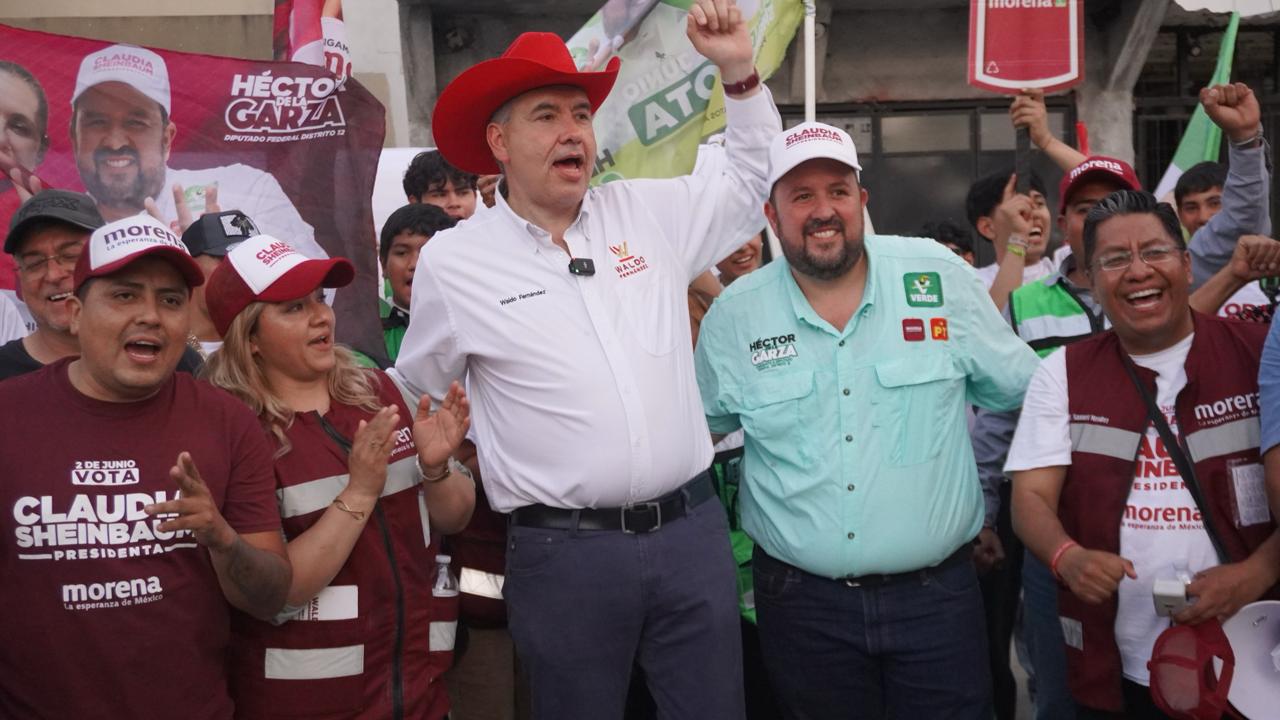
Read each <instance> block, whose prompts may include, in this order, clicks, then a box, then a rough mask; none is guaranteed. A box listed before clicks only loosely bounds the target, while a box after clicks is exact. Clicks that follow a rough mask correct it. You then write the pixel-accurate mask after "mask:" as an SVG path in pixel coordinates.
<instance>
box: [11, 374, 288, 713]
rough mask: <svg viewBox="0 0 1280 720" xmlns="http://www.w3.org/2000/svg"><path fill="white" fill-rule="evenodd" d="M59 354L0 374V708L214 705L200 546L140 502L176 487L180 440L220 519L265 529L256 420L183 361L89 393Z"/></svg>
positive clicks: (213, 616) (273, 514)
mask: <svg viewBox="0 0 1280 720" xmlns="http://www.w3.org/2000/svg"><path fill="white" fill-rule="evenodd" d="M69 363H70V359H66V360H62V361H59V362H56V363H53V364H51V365H49V366H47V367H45V368H43V369H41V370H38V371H36V372H33V373H30V374H28V375H24V376H21V377H17V378H13V379H11V380H6V381H4V382H2V383H0V508H2V509H3V512H0V717H6V718H7V717H24V718H26V717H42V718H72V717H137V718H228V717H230V716H231V713H232V705H231V700H230V697H229V696H228V694H227V682H226V649H227V642H228V633H229V630H228V612H229V606H228V605H227V603H226V600H225V599H224V597H223V594H222V590H221V588H220V587H219V585H218V579H217V575H216V574H215V573H214V570H213V565H212V564H211V562H210V560H209V554H208V552H207V551H206V550H205V549H204V548H203V547H201V546H199V545H197V544H196V542H195V538H194V537H192V536H191V534H190V532H189V531H179V532H176V533H172V532H160V531H158V530H157V529H156V526H157V525H159V524H160V523H161V522H163V519H158V518H149V517H147V516H146V514H144V513H143V511H142V508H143V507H145V506H146V505H149V504H151V503H156V502H164V501H167V500H172V499H174V498H175V496H176V495H177V494H178V493H177V485H176V484H175V483H174V482H173V480H172V479H170V477H169V469H170V468H171V467H173V465H174V463H175V462H176V460H177V457H178V453H180V452H182V451H184V450H185V451H188V452H190V453H191V456H192V458H193V459H194V460H195V463H196V467H197V469H199V471H200V474H201V476H202V477H203V479H204V482H205V484H206V485H208V487H209V490H210V492H211V493H212V494H213V497H214V499H215V500H216V501H217V504H218V507H219V509H220V510H221V512H222V514H223V516H224V517H225V518H226V519H227V522H228V523H229V524H230V525H231V527H233V528H235V529H236V530H237V531H239V532H241V533H255V532H266V531H278V530H279V528H280V516H279V511H278V510H277V507H276V499H275V493H274V480H273V478H272V474H271V450H270V447H269V445H268V443H267V439H266V437H265V436H264V435H263V432H262V427H261V425H260V424H259V423H258V421H257V419H256V418H255V417H254V416H253V413H252V412H251V411H250V410H249V409H248V408H247V407H246V406H244V405H243V404H242V403H240V402H239V401H238V400H236V399H235V398H233V397H232V396H231V395H229V394H227V393H225V392H223V391H222V390H219V389H217V388H214V387H213V386H211V385H209V384H207V383H203V382H198V381H196V380H194V379H192V378H191V376H189V375H186V374H184V373H175V374H174V376H173V377H172V378H170V379H169V381H168V382H167V383H166V384H165V385H164V387H163V388H162V389H161V390H160V392H158V393H157V394H156V395H155V396H153V397H151V398H149V399H147V400H144V401H141V402H134V403H108V402H101V401H98V400H94V399H92V398H89V397H86V396H85V395H83V394H81V393H80V392H78V391H77V390H76V389H75V388H74V387H73V386H72V384H71V381H70V380H69V379H68V377H67V366H68V364H69Z"/></svg>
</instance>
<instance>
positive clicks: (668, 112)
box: [627, 62, 719, 145]
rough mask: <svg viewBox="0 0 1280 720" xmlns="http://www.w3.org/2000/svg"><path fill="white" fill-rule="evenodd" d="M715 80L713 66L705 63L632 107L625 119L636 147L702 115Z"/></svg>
mask: <svg viewBox="0 0 1280 720" xmlns="http://www.w3.org/2000/svg"><path fill="white" fill-rule="evenodd" d="M717 78H719V75H718V74H717V71H716V66H715V65H712V64H711V63H710V62H706V63H703V64H702V65H700V66H698V67H697V68H694V69H693V70H692V71H690V72H689V73H688V74H687V75H684V76H682V77H681V78H680V79H679V80H678V81H677V82H675V83H674V84H672V85H669V86H667V87H665V88H662V89H661V90H659V91H657V92H656V93H654V94H652V95H650V96H649V97H647V98H645V99H644V100H641V101H640V102H638V103H636V104H635V105H632V106H631V108H630V109H629V110H627V117H628V118H629V119H630V120H631V126H632V127H633V128H634V129H635V131H636V137H637V138H639V139H640V144H641V145H652V144H654V143H656V142H658V141H659V140H661V139H663V138H665V137H666V136H668V135H670V134H671V133H673V132H675V131H676V130H679V129H680V128H681V127H682V126H684V124H685V123H687V122H689V121H690V120H692V119H694V118H695V117H699V116H701V115H702V114H703V113H705V112H706V111H707V104H708V103H710V102H711V90H712V88H714V87H715V86H716V82H717Z"/></svg>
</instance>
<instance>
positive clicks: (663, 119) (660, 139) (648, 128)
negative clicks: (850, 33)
mask: <svg viewBox="0 0 1280 720" xmlns="http://www.w3.org/2000/svg"><path fill="white" fill-rule="evenodd" d="M691 4H692V2H691V0H657V1H656V2H651V3H650V5H651V9H647V10H646V9H645V5H646V3H644V2H643V1H642V0H641V1H637V0H630V2H625V0H622V1H620V0H610V2H608V3H606V4H605V7H604V8H602V9H601V10H600V11H599V12H597V13H596V14H595V15H593V16H592V17H591V19H590V20H588V21H587V24H586V25H583V26H582V29H580V30H579V31H578V32H576V33H574V35H573V37H571V38H569V41H568V43H567V44H568V46H569V51H570V52H571V53H573V57H574V61H575V62H577V64H578V66H579V68H588V67H590V68H595V67H600V66H603V64H604V61H605V60H606V59H607V58H608V57H609V55H610V54H614V55H617V56H618V57H619V58H621V59H622V67H621V68H620V69H619V71H618V80H617V82H616V83H615V84H614V86H613V91H612V92H611V93H610V94H609V99H608V100H606V101H605V103H604V104H603V105H601V106H600V108H599V110H597V111H596V116H595V123H594V124H595V131H596V145H597V153H598V154H597V157H596V162H595V172H594V173H593V178H592V182H595V183H601V182H609V181H611V180H620V179H623V178H637V177H674V176H677V175H684V174H687V173H688V172H689V171H690V170H692V169H693V164H694V160H695V159H696V158H697V148H698V144H699V143H700V142H701V141H702V140H704V139H705V138H707V137H708V136H710V135H713V134H715V133H718V132H720V131H721V130H723V129H724V125H725V117H724V92H723V90H722V89H721V83H720V73H719V72H718V71H717V70H716V67H715V65H713V64H712V63H711V62H710V61H708V60H707V59H706V58H704V57H702V56H701V55H699V54H698V53H697V52H695V51H694V49H693V44H692V43H690V42H689V38H688V36H687V35H686V34H685V16H686V15H687V14H688V11H689V6H690V5H691ZM615 5H630V6H631V7H632V8H633V9H632V10H627V9H625V8H619V9H617V10H616V11H615V13H610V12H609V11H610V10H611V9H613V8H614V6H615ZM738 7H739V8H740V9H741V10H742V13H743V17H746V18H748V24H747V27H748V29H749V31H750V33H751V41H752V44H753V45H754V46H755V51H756V69H757V70H759V72H760V77H761V79H765V78H768V77H769V76H770V75H772V74H773V72H774V71H776V70H777V69H778V66H779V65H780V64H781V63H782V59H783V57H785V56H786V52H787V46H789V45H790V44H791V39H792V38H793V37H794V36H795V33H796V28H797V27H799V25H800V22H801V21H802V20H803V19H804V4H803V2H802V1H801V0H739V1H738Z"/></svg>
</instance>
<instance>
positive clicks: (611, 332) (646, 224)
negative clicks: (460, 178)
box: [392, 89, 782, 512]
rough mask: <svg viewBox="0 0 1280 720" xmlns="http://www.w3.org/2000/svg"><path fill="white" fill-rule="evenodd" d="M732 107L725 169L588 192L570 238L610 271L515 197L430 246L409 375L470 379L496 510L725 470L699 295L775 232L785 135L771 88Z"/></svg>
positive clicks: (618, 501)
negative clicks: (587, 263)
mask: <svg viewBox="0 0 1280 720" xmlns="http://www.w3.org/2000/svg"><path fill="white" fill-rule="evenodd" d="M725 105H726V110H727V115H728V116H727V118H726V120H727V124H728V129H727V134H728V143H727V148H728V158H729V162H728V163H726V167H725V169H724V171H723V173H721V174H718V175H713V176H706V175H702V174H699V175H697V176H684V177H679V178H672V179H669V180H629V181H618V182H612V183H607V184H604V185H602V186H599V187H596V188H592V189H590V190H588V191H587V194H586V197H585V198H584V199H583V201H582V207H581V210H580V211H579V214H578V217H577V218H576V219H575V220H574V222H573V224H572V225H571V226H570V227H569V229H568V230H567V231H565V235H564V240H565V242H566V243H567V244H568V246H569V248H570V250H571V251H572V254H573V257H575V258H591V259H592V260H593V261H594V262H595V275H593V276H580V275H571V274H570V273H569V270H568V266H569V259H570V258H569V256H568V255H566V254H565V252H564V251H563V250H561V249H560V248H559V247H557V246H556V245H554V244H553V243H552V242H551V236H550V234H549V233H547V232H546V231H545V230H543V229H541V228H539V227H537V226H535V225H534V224H532V223H530V222H527V221H526V220H524V219H523V218H521V217H519V216H517V215H516V214H515V213H514V212H513V211H512V210H511V208H510V206H509V205H507V203H506V200H505V199H504V198H503V197H502V194H501V193H499V194H498V195H497V198H496V205H495V206H494V207H493V208H492V209H491V210H487V211H483V212H479V213H477V214H476V215H474V216H472V217H471V218H470V219H468V220H467V221H466V222H465V223H462V224H460V225H458V226H457V227H455V228H453V229H451V230H446V231H444V232H441V233H440V234H438V235H436V236H435V237H433V238H432V239H431V242H429V243H427V244H426V246H424V247H423V249H422V254H421V255H420V256H419V258H418V266H417V269H416V271H415V273H414V283H413V285H414V287H413V297H412V305H413V307H412V312H411V317H412V318H413V322H411V323H410V325H409V329H408V331H407V332H406V334H405V338H404V343H403V344H402V345H401V348H400V355H399V358H398V359H397V362H396V367H395V368H394V370H393V371H392V374H393V376H394V377H396V379H397V380H398V381H399V382H400V383H401V384H402V386H403V387H404V388H405V390H406V391H407V392H408V393H409V394H411V395H420V394H422V393H426V394H429V395H430V396H431V397H432V398H441V397H443V396H444V394H445V392H446V391H447V390H448V387H449V383H450V382H452V381H453V380H459V379H461V378H463V377H464V375H465V376H466V378H467V383H468V391H469V393H470V398H471V406H472V412H471V419H472V425H473V428H474V435H475V438H476V445H477V447H478V448H479V454H480V457H479V459H480V470H481V474H482V475H483V477H484V482H485V491H486V493H487V494H488V497H489V501H490V503H491V504H492V505H493V507H494V509H495V510H498V511H499V512H508V511H511V510H513V509H515V508H518V507H522V506H525V505H530V504H534V503H541V504H544V505H550V506H553V507H561V508H586V507H619V506H622V505H627V504H630V503H634V502H643V501H647V500H651V499H653V498H656V497H659V496H661V495H663V494H665V493H667V492H670V491H671V490H674V489H676V488H678V487H680V486H681V485H682V484H684V483H685V482H687V481H688V480H689V479H690V478H691V477H693V476H694V475H696V474H698V473H699V472H701V471H703V470H705V469H706V468H707V467H708V465H710V463H711V456H712V452H711V440H710V435H709V433H708V431H707V424H706V419H705V417H704V416H703V412H702V405H701V403H700V401H699V399H698V388H697V383H696V382H695V380H694V372H693V355H692V352H691V349H690V346H689V310H688V305H687V300H686V291H687V287H688V285H689V282H690V280H692V279H693V278H694V277H695V276H696V275H698V274H699V273H701V272H702V271H703V270H706V269H707V268H709V267H711V265H712V264H714V263H715V262H717V261H719V260H721V259H723V258H724V257H726V256H728V255H729V254H730V253H732V252H733V251H734V250H735V249H737V247H738V246H739V245H741V244H742V238H744V237H747V236H749V235H750V234H751V233H753V232H757V231H759V230H760V228H761V227H762V226H763V224H764V216H763V209H762V208H763V204H764V200H765V198H766V197H767V195H768V188H767V185H766V178H767V174H768V164H769V160H768V148H769V142H770V141H771V140H772V139H773V137H774V136H775V135H776V134H777V133H779V132H781V131H782V125H781V121H780V119H779V117H778V112H777V109H776V108H775V107H774V105H773V100H772V97H771V96H770V95H769V93H768V90H767V89H766V90H764V91H763V92H761V93H759V94H757V95H755V96H753V97H750V98H747V99H745V100H734V99H732V98H730V99H727V100H726V102H725Z"/></svg>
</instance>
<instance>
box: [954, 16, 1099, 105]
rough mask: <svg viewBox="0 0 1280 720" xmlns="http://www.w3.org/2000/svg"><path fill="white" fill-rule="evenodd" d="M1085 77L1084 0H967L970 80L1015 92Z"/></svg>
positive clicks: (976, 84) (987, 87)
mask: <svg viewBox="0 0 1280 720" xmlns="http://www.w3.org/2000/svg"><path fill="white" fill-rule="evenodd" d="M1083 77H1084V0H969V68H968V79H969V84H970V85H973V86H974V87H980V88H983V89H984V90H991V91H994V92H998V93H1005V94H1014V93H1017V92H1018V91H1019V90H1021V89H1023V88H1043V89H1045V90H1047V91H1048V90H1061V89H1063V88H1067V87H1070V86H1072V85H1075V84H1076V83H1078V82H1080V80H1081V79H1082V78H1083Z"/></svg>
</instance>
